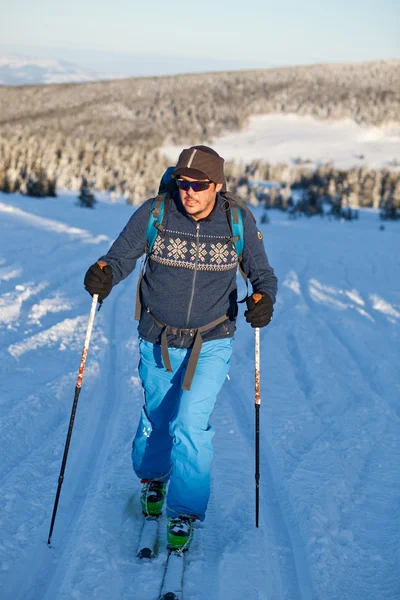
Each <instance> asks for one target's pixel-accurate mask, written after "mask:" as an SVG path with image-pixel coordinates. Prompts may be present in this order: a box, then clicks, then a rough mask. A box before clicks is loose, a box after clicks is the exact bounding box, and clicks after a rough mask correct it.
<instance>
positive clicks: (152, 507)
mask: <svg viewBox="0 0 400 600" xmlns="http://www.w3.org/2000/svg"><path fill="white" fill-rule="evenodd" d="M141 483H142V484H143V487H142V491H141V493H140V504H141V506H142V511H143V514H144V515H145V516H146V517H159V516H160V515H161V511H162V507H163V504H164V500H165V496H166V495H167V484H166V482H164V481H156V480H155V479H153V480H152V479H142V480H141Z"/></svg>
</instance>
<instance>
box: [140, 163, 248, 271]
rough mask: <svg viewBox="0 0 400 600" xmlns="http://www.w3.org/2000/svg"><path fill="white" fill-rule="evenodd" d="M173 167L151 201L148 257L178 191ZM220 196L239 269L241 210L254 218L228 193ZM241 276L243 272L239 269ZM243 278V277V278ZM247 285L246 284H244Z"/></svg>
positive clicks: (241, 247)
mask: <svg viewBox="0 0 400 600" xmlns="http://www.w3.org/2000/svg"><path fill="white" fill-rule="evenodd" d="M174 169H175V167H168V169H167V170H166V171H165V173H164V175H163V176H162V178H161V181H160V186H159V189H158V195H157V197H156V198H154V200H153V204H152V207H151V211H150V216H149V221H148V223H147V230H146V238H147V254H148V255H150V254H151V252H152V250H153V246H154V242H155V241H156V238H157V235H158V232H162V231H163V229H164V228H163V225H162V223H163V219H164V215H165V214H166V212H167V211H168V204H169V201H170V198H171V196H172V195H173V194H174V192H176V191H177V190H178V186H177V185H176V181H175V179H174V178H173V177H172V172H173V170H174ZM220 195H221V196H222V197H223V198H224V200H225V201H226V202H227V203H228V205H229V211H227V217H228V222H229V227H230V230H231V233H232V237H231V241H232V242H233V244H234V246H235V250H236V254H237V257H238V262H239V267H240V263H241V259H242V254H243V249H244V226H243V216H242V212H241V209H243V210H245V211H247V212H248V213H249V214H250V215H251V216H252V218H253V220H254V222H255V218H254V215H253V213H252V212H251V210H250V209H249V208H248V206H247V205H246V203H245V202H244V201H243V200H241V199H240V198H237V197H236V196H234V195H233V194H230V193H229V192H222V193H221V192H220ZM240 272H241V273H242V275H243V276H244V274H243V271H242V270H241V269H240ZM244 277H245V276H244ZM246 283H247V282H246Z"/></svg>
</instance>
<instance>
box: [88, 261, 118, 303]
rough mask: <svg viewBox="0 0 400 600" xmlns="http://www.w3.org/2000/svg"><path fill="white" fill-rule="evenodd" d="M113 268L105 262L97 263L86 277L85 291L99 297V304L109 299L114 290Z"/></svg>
mask: <svg viewBox="0 0 400 600" xmlns="http://www.w3.org/2000/svg"><path fill="white" fill-rule="evenodd" d="M112 275H113V273H112V268H111V266H110V265H107V264H106V263H104V262H97V263H95V264H94V265H92V266H91V267H90V268H89V270H88V272H87V273H86V275H85V281H84V286H85V290H87V291H88V292H89V294H90V295H91V296H93V295H94V294H98V295H99V302H102V301H103V300H104V299H105V298H107V296H108V294H109V293H110V292H111V289H112Z"/></svg>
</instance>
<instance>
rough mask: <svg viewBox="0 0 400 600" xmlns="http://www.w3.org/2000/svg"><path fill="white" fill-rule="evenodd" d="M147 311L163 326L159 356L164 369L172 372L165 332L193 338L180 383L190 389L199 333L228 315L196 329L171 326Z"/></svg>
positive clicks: (199, 344)
mask: <svg viewBox="0 0 400 600" xmlns="http://www.w3.org/2000/svg"><path fill="white" fill-rule="evenodd" d="M147 312H148V313H149V315H150V316H151V318H152V319H153V321H154V322H155V323H156V324H157V325H158V326H159V327H162V328H163V330H162V333H161V357H162V360H163V363H164V367H165V370H166V371H168V372H170V373H172V371H173V369H172V366H171V360H170V358H169V352H168V340H167V334H168V333H171V334H172V335H176V336H178V337H184V336H185V335H188V336H190V337H193V338H194V343H193V346H192V352H191V354H190V358H189V362H188V364H187V367H186V373H185V377H184V379H183V383H182V389H183V390H190V387H191V385H192V381H193V377H194V372H195V370H196V366H197V362H198V360H199V356H200V352H201V348H202V345H203V337H202V335H201V334H202V333H203V332H204V331H208V329H211V328H212V327H216V326H217V325H220V323H223V322H224V321H227V319H228V317H227V316H226V315H223V316H222V317H219V318H218V319H215V321H212V322H211V323H208V324H207V325H203V326H202V327H198V328H197V329H182V328H180V327H171V326H170V325H166V324H165V323H163V322H162V321H159V320H158V319H157V318H156V317H155V316H154V315H153V314H152V313H151V312H150V310H149V309H147Z"/></svg>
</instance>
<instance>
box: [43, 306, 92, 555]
mask: <svg viewBox="0 0 400 600" xmlns="http://www.w3.org/2000/svg"><path fill="white" fill-rule="evenodd" d="M97 301H98V295H97V294H94V296H93V300H92V306H91V308H90V315H89V322H88V326H87V330H86V337H85V343H84V345H83V351H82V358H81V364H80V367H79V372H78V379H77V382H76V386H75V396H74V403H73V405H72V411H71V417H70V420H69V427H68V434H67V439H66V442H65V447H64V455H63V459H62V463H61V470H60V475H59V477H58V488H57V493H56V498H55V501H54V507H53V515H52V517H51V525H50V531H49V539H48V540H47V544H48V545H49V546H50V543H51V536H52V535H53V528H54V522H55V520H56V515H57V508H58V501H59V499H60V494H61V486H62V484H63V481H64V472H65V466H66V464H67V457H68V450H69V444H70V441H71V436H72V428H73V426H74V421H75V414H76V408H77V406H78V398H79V394H80V391H81V386H82V379H83V372H84V370H85V364H86V358H87V354H88V350H89V344H90V337H91V335H92V328H93V322H94V314H95V312H96V304H97ZM100 306H101V305H100Z"/></svg>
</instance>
